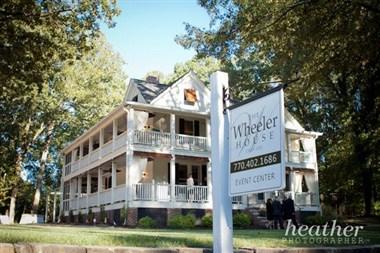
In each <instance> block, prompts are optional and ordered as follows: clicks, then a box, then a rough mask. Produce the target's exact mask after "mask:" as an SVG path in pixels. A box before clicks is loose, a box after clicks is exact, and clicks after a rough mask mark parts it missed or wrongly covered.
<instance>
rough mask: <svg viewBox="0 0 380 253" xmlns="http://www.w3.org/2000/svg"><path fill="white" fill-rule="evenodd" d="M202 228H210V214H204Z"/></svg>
mask: <svg viewBox="0 0 380 253" xmlns="http://www.w3.org/2000/svg"><path fill="white" fill-rule="evenodd" d="M202 226H204V227H206V228H212V215H211V214H205V215H204V216H203V217H202Z"/></svg>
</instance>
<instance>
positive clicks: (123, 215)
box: [120, 205, 128, 226]
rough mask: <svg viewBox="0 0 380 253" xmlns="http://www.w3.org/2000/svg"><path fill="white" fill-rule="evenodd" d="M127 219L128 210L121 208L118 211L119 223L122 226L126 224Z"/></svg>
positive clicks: (124, 207) (125, 207)
mask: <svg viewBox="0 0 380 253" xmlns="http://www.w3.org/2000/svg"><path fill="white" fill-rule="evenodd" d="M127 218H128V209H127V206H126V205H124V206H123V208H121V209H120V222H121V224H122V225H124V226H125V225H126V224H127Z"/></svg>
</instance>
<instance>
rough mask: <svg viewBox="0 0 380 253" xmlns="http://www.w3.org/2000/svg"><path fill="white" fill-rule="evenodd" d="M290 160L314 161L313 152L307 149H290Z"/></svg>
mask: <svg viewBox="0 0 380 253" xmlns="http://www.w3.org/2000/svg"><path fill="white" fill-rule="evenodd" d="M288 157H289V158H288V159H289V162H294V163H313V162H314V159H313V153H312V152H305V151H293V150H291V151H289V152H288Z"/></svg>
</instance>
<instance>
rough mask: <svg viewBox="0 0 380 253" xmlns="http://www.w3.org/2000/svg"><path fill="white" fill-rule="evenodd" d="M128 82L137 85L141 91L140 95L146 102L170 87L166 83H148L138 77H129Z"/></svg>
mask: <svg viewBox="0 0 380 253" xmlns="http://www.w3.org/2000/svg"><path fill="white" fill-rule="evenodd" d="M130 84H134V85H135V86H136V87H137V89H138V90H139V91H140V93H141V96H143V98H144V99H145V101H146V102H147V103H150V102H151V101H152V100H153V99H155V98H156V97H157V96H158V95H160V94H161V93H162V92H164V91H165V90H166V89H167V88H169V87H170V86H169V85H166V84H161V83H149V82H147V81H144V80H139V79H131V80H130Z"/></svg>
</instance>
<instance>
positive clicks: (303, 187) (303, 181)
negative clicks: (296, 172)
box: [302, 175, 309, 192]
mask: <svg viewBox="0 0 380 253" xmlns="http://www.w3.org/2000/svg"><path fill="white" fill-rule="evenodd" d="M302 192H309V187H307V183H306V178H305V175H303V176H302Z"/></svg>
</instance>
